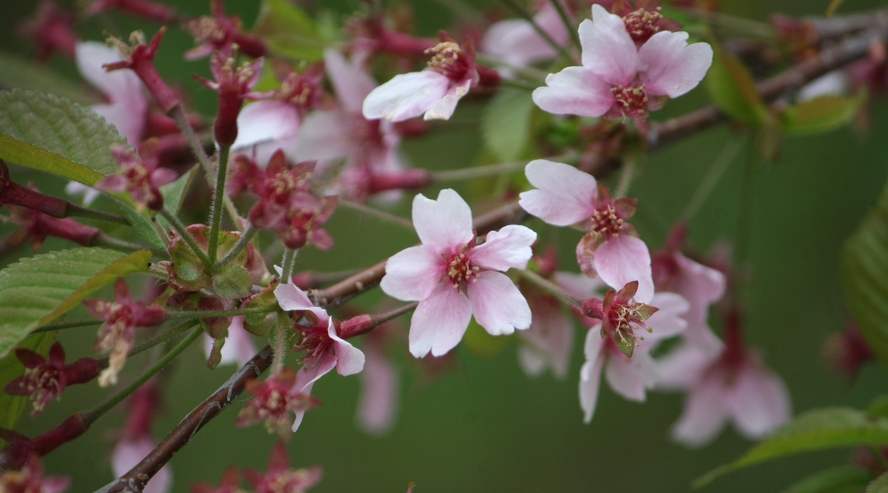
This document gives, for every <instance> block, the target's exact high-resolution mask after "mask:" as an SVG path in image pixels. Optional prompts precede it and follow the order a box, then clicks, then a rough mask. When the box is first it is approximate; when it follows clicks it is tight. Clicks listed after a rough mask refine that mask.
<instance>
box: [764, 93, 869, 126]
mask: <svg viewBox="0 0 888 493" xmlns="http://www.w3.org/2000/svg"><path fill="white" fill-rule="evenodd" d="M861 103H863V95H861V96H860V97H854V98H847V97H842V96H820V97H819V98H814V99H812V100H809V101H804V102H802V103H799V104H795V105H792V106H790V107H789V108H786V110H784V111H783V113H782V114H781V115H780V122H781V124H782V126H783V130H784V132H786V134H788V135H810V134H816V133H823V132H829V131H831V130H835V129H837V128H839V127H842V126H844V125H847V124H849V123H851V121H852V120H853V119H854V116H855V115H857V110H858V109H859V108H860V104H861Z"/></svg>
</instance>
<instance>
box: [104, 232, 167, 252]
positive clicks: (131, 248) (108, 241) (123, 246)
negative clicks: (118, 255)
mask: <svg viewBox="0 0 888 493" xmlns="http://www.w3.org/2000/svg"><path fill="white" fill-rule="evenodd" d="M93 246H104V247H108V248H113V249H115V250H123V251H125V252H135V251H137V250H151V252H152V253H155V254H158V255H161V254H163V253H164V252H163V250H158V249H156V248H148V247H146V246H144V245H139V244H137V243H130V242H128V241H123V240H121V239H118V238H115V237H113V236H108V235H106V234H105V233H99V234H97V235H96V237H95V238H94V239H93Z"/></svg>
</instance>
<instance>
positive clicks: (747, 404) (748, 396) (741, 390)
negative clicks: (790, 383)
mask: <svg viewBox="0 0 888 493" xmlns="http://www.w3.org/2000/svg"><path fill="white" fill-rule="evenodd" d="M759 364H760V363H759ZM759 364H757V362H750V364H749V365H748V366H747V367H746V368H744V369H743V370H741V371H740V372H739V373H738V374H737V379H736V381H735V382H734V388H733V389H732V390H731V392H730V393H729V394H728V396H727V397H728V402H727V404H728V406H729V408H730V411H731V415H732V416H733V418H734V423H736V424H737V429H738V430H739V431H740V432H741V434H743V435H744V436H746V437H748V438H756V439H757V438H762V437H764V436H766V435H768V434H770V433H771V432H773V431H774V430H776V429H777V428H778V427H779V426H780V425H782V424H784V423H786V422H787V421H789V418H790V409H789V408H790V405H789V392H787V390H786V386H785V385H784V384H783V380H781V379H780V377H778V376H777V375H775V374H774V373H771V372H770V371H768V370H766V369H765V368H763V367H760V366H759Z"/></svg>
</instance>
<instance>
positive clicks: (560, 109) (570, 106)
mask: <svg viewBox="0 0 888 493" xmlns="http://www.w3.org/2000/svg"><path fill="white" fill-rule="evenodd" d="M579 34H580V43H581V45H582V49H583V55H582V64H583V65H582V66H581V67H567V68H566V69H564V70H562V71H561V72H558V73H557V74H549V76H548V77H546V87H539V88H537V89H536V90H534V92H533V101H534V102H535V103H536V104H537V106H539V107H540V108H541V109H542V110H544V111H548V112H549V113H554V114H558V115H565V114H566V115H579V116H592V117H596V116H608V117H621V116H622V117H629V118H635V119H638V120H641V121H643V120H645V119H646V118H647V111H648V110H653V109H659V108H660V107H661V106H662V103H663V102H664V101H665V99H668V98H676V97H678V96H681V95H682V94H685V93H686V92H688V91H690V90H691V89H693V88H694V87H696V86H697V84H698V83H699V82H700V80H701V79H703V76H704V75H706V71H707V70H709V66H710V65H711V64H712V47H710V46H709V45H708V44H707V43H694V44H691V45H688V44H687V39H688V33H686V32H669V31H660V32H657V33H656V34H654V35H653V36H651V37H650V39H648V40H647V42H645V43H644V44H643V45H641V47H640V48H638V47H636V43H635V40H633V38H632V36H631V35H630V34H629V32H628V31H627V29H626V22H625V21H624V20H623V18H622V17H620V16H618V15H614V14H611V13H609V12H608V11H607V10H605V9H604V7H602V6H601V5H593V6H592V20H589V19H586V20H584V21H583V23H582V24H580V28H579Z"/></svg>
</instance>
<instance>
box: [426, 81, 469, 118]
mask: <svg viewBox="0 0 888 493" xmlns="http://www.w3.org/2000/svg"><path fill="white" fill-rule="evenodd" d="M471 88H472V80H471V79H470V80H467V81H465V82H463V83H462V84H458V85H455V86H451V87H450V88H449V89H447V92H446V93H445V94H444V96H443V97H442V98H441V99H439V100H438V101H437V102H435V104H434V105H432V107H431V108H429V110H428V111H426V112H425V115H423V117H422V119H423V120H449V119H450V117H451V116H453V111H454V110H455V109H456V103H458V102H459V100H460V99H462V97H463V96H465V95H466V94H468V93H469V89H471Z"/></svg>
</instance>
